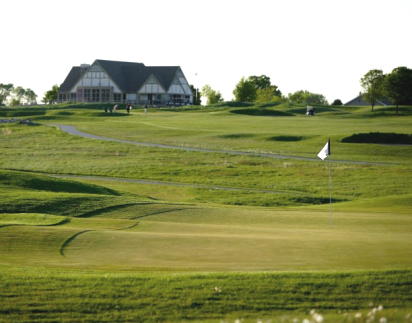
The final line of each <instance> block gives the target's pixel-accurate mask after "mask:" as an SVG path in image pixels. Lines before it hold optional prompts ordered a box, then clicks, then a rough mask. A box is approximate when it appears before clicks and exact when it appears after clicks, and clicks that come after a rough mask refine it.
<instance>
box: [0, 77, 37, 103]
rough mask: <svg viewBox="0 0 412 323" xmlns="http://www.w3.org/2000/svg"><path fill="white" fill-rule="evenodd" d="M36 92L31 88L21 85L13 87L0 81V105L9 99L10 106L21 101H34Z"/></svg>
mask: <svg viewBox="0 0 412 323" xmlns="http://www.w3.org/2000/svg"><path fill="white" fill-rule="evenodd" d="M36 98H37V94H36V93H34V91H33V90H32V89H29V88H27V89H24V88H22V87H21V86H17V87H14V85H13V84H3V83H0V105H4V104H5V103H6V101H9V105H10V106H16V105H20V104H22V103H26V104H32V103H36Z"/></svg>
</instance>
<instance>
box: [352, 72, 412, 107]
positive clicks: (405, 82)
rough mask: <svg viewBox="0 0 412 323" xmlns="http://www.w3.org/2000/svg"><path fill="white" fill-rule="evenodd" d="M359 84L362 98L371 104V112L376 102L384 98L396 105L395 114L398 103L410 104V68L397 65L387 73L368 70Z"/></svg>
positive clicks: (411, 92) (411, 89) (411, 88)
mask: <svg viewBox="0 0 412 323" xmlns="http://www.w3.org/2000/svg"><path fill="white" fill-rule="evenodd" d="M360 84H361V87H362V89H363V92H362V94H361V95H362V98H363V99H364V100H365V101H366V102H369V103H370V104H371V107H372V112H373V108H374V106H375V104H376V102H378V101H379V100H382V99H385V98H389V99H391V100H392V103H393V104H394V105H396V114H399V105H411V104H412V69H409V68H407V67H404V66H401V67H397V68H395V69H393V70H392V72H391V73H389V74H384V73H383V72H382V70H378V69H374V70H370V71H369V72H367V73H366V74H365V75H364V76H363V77H362V78H361V79H360Z"/></svg>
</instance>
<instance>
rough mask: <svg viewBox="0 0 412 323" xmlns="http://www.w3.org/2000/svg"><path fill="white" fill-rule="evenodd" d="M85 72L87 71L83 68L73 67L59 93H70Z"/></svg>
mask: <svg viewBox="0 0 412 323" xmlns="http://www.w3.org/2000/svg"><path fill="white" fill-rule="evenodd" d="M85 71H86V69H85V68H83V67H81V66H73V67H72V69H71V70H70V72H69V74H68V75H67V77H66V79H65V80H64V82H63V83H62V84H61V85H60V88H59V91H62V92H68V91H70V90H71V89H72V87H73V86H74V85H75V84H76V82H77V81H78V80H79V78H80V77H81V76H82V75H83V74H84V73H85Z"/></svg>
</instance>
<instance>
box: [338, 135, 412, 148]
mask: <svg viewBox="0 0 412 323" xmlns="http://www.w3.org/2000/svg"><path fill="white" fill-rule="evenodd" d="M342 142H344V143H359V144H389V145H412V135H407V134H403V133H393V132H392V133H381V132H370V133H358V134H354V135H351V136H349V137H345V138H343V139H342Z"/></svg>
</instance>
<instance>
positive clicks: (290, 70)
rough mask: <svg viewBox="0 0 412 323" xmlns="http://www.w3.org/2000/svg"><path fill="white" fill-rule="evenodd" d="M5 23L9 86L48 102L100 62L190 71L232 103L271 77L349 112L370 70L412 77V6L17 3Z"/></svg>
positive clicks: (352, 2)
mask: <svg viewBox="0 0 412 323" xmlns="http://www.w3.org/2000/svg"><path fill="white" fill-rule="evenodd" d="M0 16H1V22H2V26H3V32H2V37H1V39H2V42H1V43H2V46H1V47H2V48H1V50H0V83H13V84H14V86H22V87H24V88H31V89H32V90H34V91H35V92H36V94H37V95H38V102H40V100H41V99H42V98H43V95H44V92H46V91H47V90H50V89H51V87H52V86H53V85H54V84H58V85H60V84H61V83H62V82H63V81H64V79H65V77H66V76H67V74H68V72H69V71H70V69H71V67H72V66H79V65H80V64H82V63H88V64H91V63H93V61H94V60H95V59H106V60H116V61H130V62H139V63H144V64H145V65H146V66H168V65H172V66H180V67H181V68H182V70H183V72H184V73H185V76H186V78H187V79H188V81H189V83H190V84H193V85H195V87H199V88H201V87H202V86H203V85H205V84H209V85H210V86H211V87H212V88H213V89H215V90H218V91H220V92H221V93H222V95H223V97H224V99H225V100H226V101H229V100H231V99H232V98H233V94H232V92H233V89H234V88H235V86H236V84H237V83H238V82H239V80H240V79H241V78H242V76H245V77H248V76H251V75H267V76H269V77H270V79H271V82H272V84H275V85H277V86H278V87H279V89H280V90H281V91H282V93H283V94H285V95H287V94H288V93H292V92H295V91H298V90H308V91H310V92H313V93H319V94H323V95H324V96H325V97H326V99H327V100H328V101H329V102H333V100H335V99H341V100H342V102H344V103H345V102H347V101H349V100H350V99H352V98H354V97H355V96H356V95H357V94H358V93H359V91H360V85H359V79H360V78H361V77H362V76H363V75H364V74H365V73H366V72H368V71H369V70H371V69H381V70H383V72H384V73H389V72H391V71H392V69H393V68H395V67H399V66H407V67H409V68H412V37H411V34H412V33H411V31H412V28H411V16H412V0H253V1H250V0H249V1H246V0H236V1H233V0H208V1H198V0H144V1H142V0H116V1H107V0H101V1H91V0H82V1H80V0H71V1H66V0H60V1H55V0H36V1H33V0H13V1H7V2H2V4H1V12H0ZM196 73H197V76H195V74H196Z"/></svg>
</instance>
